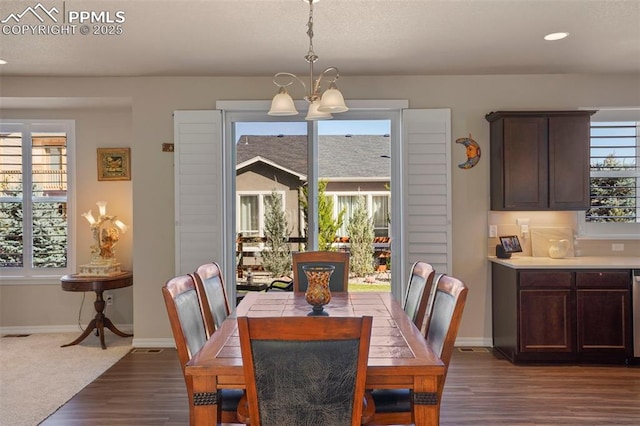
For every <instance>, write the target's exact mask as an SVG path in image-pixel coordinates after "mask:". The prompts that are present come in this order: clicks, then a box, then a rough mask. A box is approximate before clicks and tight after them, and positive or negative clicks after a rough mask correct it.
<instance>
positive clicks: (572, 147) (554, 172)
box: [549, 113, 590, 210]
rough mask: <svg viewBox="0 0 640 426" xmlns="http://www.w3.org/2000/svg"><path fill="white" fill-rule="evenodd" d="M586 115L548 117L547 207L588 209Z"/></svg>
mask: <svg viewBox="0 0 640 426" xmlns="http://www.w3.org/2000/svg"><path fill="white" fill-rule="evenodd" d="M589 133H590V115H589V114H588V113H587V114H583V115H578V116H562V117H549V207H550V208H551V209H552V210H583V209H588V208H589V204H590V200H589Z"/></svg>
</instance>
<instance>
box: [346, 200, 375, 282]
mask: <svg viewBox="0 0 640 426" xmlns="http://www.w3.org/2000/svg"><path fill="white" fill-rule="evenodd" d="M347 233H348V235H349V251H350V253H351V257H350V259H349V269H350V270H351V272H353V274H354V275H355V276H357V277H364V276H366V275H369V274H372V273H373V254H374V252H373V238H374V233H373V222H372V221H371V219H370V218H369V215H368V213H367V205H366V200H365V198H364V196H362V195H361V196H360V197H358V203H357V204H356V207H355V209H354V211H353V214H352V216H351V220H350V221H349V224H348V225H347Z"/></svg>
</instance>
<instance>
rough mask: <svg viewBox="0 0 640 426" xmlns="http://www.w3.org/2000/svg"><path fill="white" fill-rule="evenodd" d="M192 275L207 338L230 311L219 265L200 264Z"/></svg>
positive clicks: (213, 263)
mask: <svg viewBox="0 0 640 426" xmlns="http://www.w3.org/2000/svg"><path fill="white" fill-rule="evenodd" d="M193 277H194V279H195V282H196V292H197V293H198V299H199V300H200V309H201V310H202V317H203V318H204V325H205V330H206V332H207V338H209V337H211V335H212V334H213V333H214V332H215V331H216V329H217V328H219V327H220V325H221V324H222V322H223V321H224V320H225V319H226V318H227V317H228V316H229V312H230V310H229V300H228V299H227V292H226V291H225V289H224V279H223V277H222V272H221V271H220V265H218V264H217V263H216V262H211V263H205V264H204V265H200V266H199V267H198V268H197V269H196V271H195V272H194V273H193Z"/></svg>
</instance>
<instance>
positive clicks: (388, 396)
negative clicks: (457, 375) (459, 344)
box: [371, 275, 469, 425]
mask: <svg viewBox="0 0 640 426" xmlns="http://www.w3.org/2000/svg"><path fill="white" fill-rule="evenodd" d="M468 292H469V289H468V288H467V286H466V285H465V284H464V283H463V282H462V281H460V280H459V279H457V278H454V277H451V276H448V275H441V276H440V278H439V279H438V284H437V288H436V293H435V298H434V301H433V309H432V311H431V315H430V318H431V322H430V324H429V329H428V330H427V335H426V337H425V338H426V340H427V345H428V346H429V347H430V348H431V349H432V350H433V351H434V352H435V354H436V355H438V356H439V357H440V359H441V360H442V362H443V363H444V367H445V370H444V376H443V377H441V378H440V380H439V381H438V400H440V401H441V400H442V391H443V389H444V382H445V379H446V377H447V371H448V370H449V363H450V361H451V355H452V354H453V349H454V345H455V341H456V336H457V335H458V329H459V327H460V320H461V319H462V312H463V310H464V306H465V303H466V300H467V293H468ZM371 395H372V397H373V400H374V403H375V406H376V412H375V414H374V416H373V419H372V420H371V423H372V424H375V425H400V424H412V423H413V418H412V417H413V414H412V413H413V402H412V394H411V391H410V390H409V389H375V390H373V391H372V392H371Z"/></svg>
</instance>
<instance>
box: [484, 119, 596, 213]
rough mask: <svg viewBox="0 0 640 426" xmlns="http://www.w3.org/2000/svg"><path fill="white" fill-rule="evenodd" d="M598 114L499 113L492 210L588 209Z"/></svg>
mask: <svg viewBox="0 0 640 426" xmlns="http://www.w3.org/2000/svg"><path fill="white" fill-rule="evenodd" d="M594 112H595V111H498V112H492V113H490V114H487V115H486V117H485V118H486V119H487V121H489V123H491V152H490V156H491V210H587V209H588V208H589V128H590V120H591V118H590V117H591V115H592V114H593V113H594Z"/></svg>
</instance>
